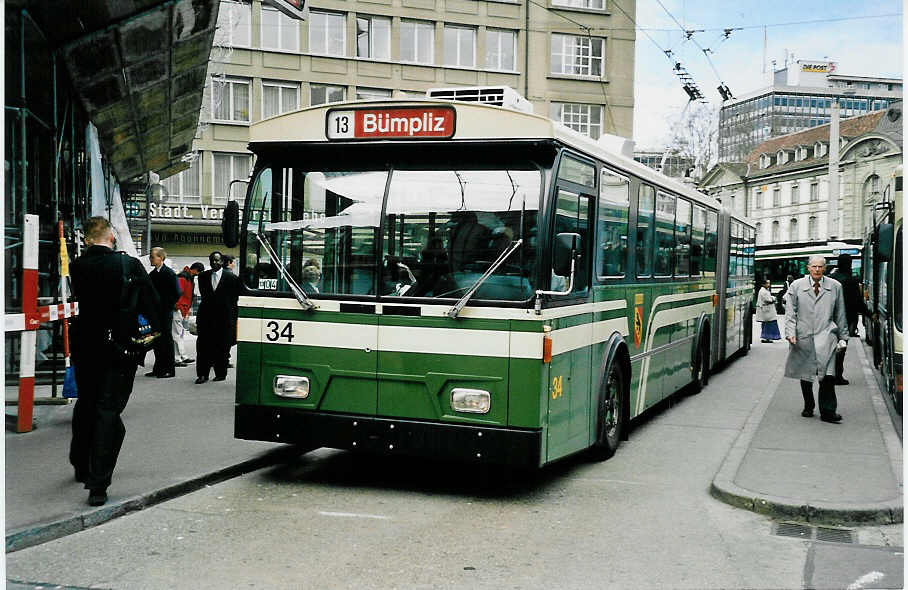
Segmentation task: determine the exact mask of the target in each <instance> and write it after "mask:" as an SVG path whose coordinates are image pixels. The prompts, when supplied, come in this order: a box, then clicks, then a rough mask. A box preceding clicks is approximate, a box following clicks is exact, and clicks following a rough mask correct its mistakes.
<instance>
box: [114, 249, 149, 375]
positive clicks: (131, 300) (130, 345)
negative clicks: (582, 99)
mask: <svg viewBox="0 0 908 590" xmlns="http://www.w3.org/2000/svg"><path fill="white" fill-rule="evenodd" d="M128 258H129V256H127V255H125V254H123V255H121V256H120V270H121V272H122V275H123V281H122V288H121V290H120V302H119V308H118V309H117V310H116V311H115V313H116V317H115V318H114V326H113V328H112V329H111V331H110V333H109V336H108V340H109V341H110V345H111V348H113V351H114V355H115V356H116V357H117V358H118V359H119V360H120V361H124V362H133V363H136V364H139V363H141V362H142V361H143V360H144V359H145V353H147V352H148V351H149V350H151V349H152V348H153V347H154V343H155V341H156V340H157V339H158V338H160V337H161V333H160V332H158V331H157V330H155V329H154V327H153V326H152V325H151V324H150V323H149V321H148V318H146V317H145V316H144V315H142V313H141V312H140V311H139V300H140V298H141V291H142V284H141V283H139V282H137V281H136V280H135V278H134V277H132V276H131V275H130V274H129V272H128V267H127V266H126V265H127V259H128Z"/></svg>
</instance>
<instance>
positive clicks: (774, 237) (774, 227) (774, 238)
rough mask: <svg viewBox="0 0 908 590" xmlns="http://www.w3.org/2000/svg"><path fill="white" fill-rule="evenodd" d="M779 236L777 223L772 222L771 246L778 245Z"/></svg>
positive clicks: (779, 231)
mask: <svg viewBox="0 0 908 590" xmlns="http://www.w3.org/2000/svg"><path fill="white" fill-rule="evenodd" d="M780 235H781V230H780V228H779V222H778V221H773V222H772V243H773V244H778V243H779V236H780Z"/></svg>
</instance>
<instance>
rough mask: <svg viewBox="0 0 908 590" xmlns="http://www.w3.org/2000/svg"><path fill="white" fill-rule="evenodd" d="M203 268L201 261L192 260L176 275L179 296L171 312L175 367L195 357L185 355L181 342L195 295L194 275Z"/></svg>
mask: <svg viewBox="0 0 908 590" xmlns="http://www.w3.org/2000/svg"><path fill="white" fill-rule="evenodd" d="M204 270H205V265H204V264H202V263H201V262H193V263H192V265H191V266H186V267H183V270H182V271H180V273H179V274H178V275H177V280H178V281H179V282H180V298H179V299H178V300H177V304H176V309H175V310H174V312H173V355H174V360H175V363H174V364H175V365H176V366H177V367H185V366H186V365H188V364H189V363H192V362H195V359H192V358H189V357H187V356H186V347H185V345H184V344H183V336H184V335H185V334H186V326H185V323H184V320H185V319H186V318H187V317H189V312H190V311H191V310H192V299H193V297H194V296H195V293H194V292H193V290H194V288H195V277H196V275H197V274H199V273H200V272H203V271H204Z"/></svg>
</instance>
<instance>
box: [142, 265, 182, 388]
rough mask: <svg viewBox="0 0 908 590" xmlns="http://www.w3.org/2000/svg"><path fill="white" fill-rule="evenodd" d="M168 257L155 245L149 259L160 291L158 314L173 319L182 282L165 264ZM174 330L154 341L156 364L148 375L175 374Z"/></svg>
mask: <svg viewBox="0 0 908 590" xmlns="http://www.w3.org/2000/svg"><path fill="white" fill-rule="evenodd" d="M166 259H167V252H165V251H164V248H159V247H155V248H152V249H151V251H150V252H149V253H148V260H149V261H150V262H151V265H152V266H153V267H154V268H153V269H152V270H151V272H150V273H149V275H148V276H149V277H150V278H151V284H152V285H153V286H154V288H155V291H157V293H158V300H159V301H160V302H161V309H160V310H159V311H158V315H159V316H160V317H161V318H163V320H164V321H167V320H171V321H172V318H173V317H174V312H175V310H176V307H175V306H176V303H177V300H178V299H179V298H180V283H179V281H177V275H176V274H174V272H173V271H172V270H171V269H170V267H169V266H167V265H166V264H164V261H165V260H166ZM172 333H173V330H172V329H171V330H166V329H165V330H161V337H160V338H158V339H157V340H155V343H154V366H153V367H152V369H151V372H149V373H145V376H146V377H158V378H159V379H166V378H168V377H173V376H174V374H175V373H174V358H173V357H174V355H173V336H172Z"/></svg>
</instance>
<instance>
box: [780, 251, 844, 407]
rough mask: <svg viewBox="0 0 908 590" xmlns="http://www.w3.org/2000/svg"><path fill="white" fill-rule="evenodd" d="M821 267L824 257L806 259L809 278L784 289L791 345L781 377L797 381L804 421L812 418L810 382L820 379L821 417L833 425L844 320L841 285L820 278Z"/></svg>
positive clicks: (811, 388) (823, 263)
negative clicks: (802, 397)
mask: <svg viewBox="0 0 908 590" xmlns="http://www.w3.org/2000/svg"><path fill="white" fill-rule="evenodd" d="M825 269H826V259H825V258H824V257H822V256H811V257H810V260H809V261H808V263H807V270H808V271H809V273H810V274H809V275H808V276H805V277H802V278H800V279H798V280H796V281H795V282H793V283H792V284H791V285H790V286H789V288H788V304H787V305H786V307H787V313H786V315H785V338H786V339H787V340H788V342H789V343H790V346H789V348H788V360H787V361H786V363H785V376H786V377H790V378H792V379H799V380H800V381H801V393H802V394H803V396H804V410H803V411H802V412H801V415H802V416H804V417H805V418H809V417H811V416H813V409H814V399H813V382H814V381H815V380H817V381H819V384H820V389H819V393H818V396H817V397H818V401H819V405H820V419H821V420H822V421H824V422H833V423H838V422H841V421H842V416H840V415H839V414H837V413H836V408H837V402H836V397H835V353H836V350H837V349H838V348H845V346H847V344H848V341H847V340H845V338H847V337H848V321H847V319H846V317H845V297H844V295H843V294H842V285H841V284H839V282H838V281H836V280H835V279H831V278H829V277H824V276H823V271H824V270H825Z"/></svg>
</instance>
